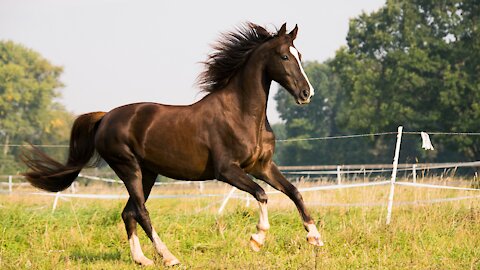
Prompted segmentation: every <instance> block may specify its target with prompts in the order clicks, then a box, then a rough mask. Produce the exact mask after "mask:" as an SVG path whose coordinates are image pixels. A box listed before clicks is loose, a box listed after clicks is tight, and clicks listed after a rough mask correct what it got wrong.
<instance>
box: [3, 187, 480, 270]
mask: <svg viewBox="0 0 480 270" xmlns="http://www.w3.org/2000/svg"><path fill="white" fill-rule="evenodd" d="M387 189H388V187H377V188H358V189H352V190H348V191H347V190H343V191H328V192H323V193H318V194H316V195H306V196H305V197H306V200H307V201H313V200H317V201H322V199H319V198H324V199H325V200H327V201H329V202H352V201H365V200H367V199H369V200H378V201H380V198H381V200H383V199H384V198H385V196H386V190H387ZM397 192H398V198H397V199H398V200H405V201H406V200H413V198H414V197H415V198H417V197H420V199H422V198H423V199H425V198H440V197H455V196H462V195H465V194H470V195H471V194H472V193H462V192H457V191H455V192H453V191H428V190H415V191H413V189H408V188H399V189H398V190H397ZM396 196H397V195H396ZM372 197H374V198H372ZM278 198H281V197H279V196H277V197H275V196H273V198H272V203H270V209H269V210H270V211H269V212H270V213H269V216H270V224H271V229H270V231H269V233H268V235H267V240H266V244H265V246H264V248H263V249H262V250H261V251H260V252H258V253H255V252H253V251H251V250H250V248H249V241H248V240H249V237H250V234H252V233H254V232H255V225H256V223H257V221H258V212H257V207H255V204H252V207H245V206H244V203H241V202H238V201H231V202H229V204H228V206H227V208H226V211H225V213H224V215H222V216H220V217H218V216H217V215H216V213H215V211H216V209H217V208H218V204H216V205H213V207H210V208H206V207H207V206H208V205H210V204H211V203H212V202H213V199H211V200H208V199H183V200H176V199H169V200H152V201H149V202H148V204H147V207H148V209H149V210H150V216H151V218H152V221H153V225H154V227H155V228H156V230H157V232H158V233H159V234H160V237H161V238H162V240H163V241H164V242H165V243H166V244H167V246H168V247H169V249H170V251H171V252H172V253H174V254H175V255H176V256H177V257H178V258H179V259H180V261H181V262H182V264H181V265H180V266H176V267H174V268H173V269H480V200H479V199H475V200H465V201H459V202H451V203H441V204H432V205H413V206H412V205H410V206H394V212H393V218H392V224H391V225H390V226H386V225H385V212H386V209H385V207H383V206H382V207H366V208H359V207H358V208H357V207H352V208H345V207H313V206H312V207H309V209H310V210H311V212H312V214H313V216H314V217H315V219H316V220H319V230H320V232H321V233H322V235H323V238H324V241H325V244H326V245H325V247H323V248H315V247H313V246H310V245H309V244H308V243H307V242H306V240H305V236H306V232H305V230H304V229H303V226H302V222H301V221H300V218H299V215H298V213H297V211H296V210H295V208H294V206H293V204H291V203H275V200H279V199H278ZM52 201H53V198H42V197H15V196H13V195H1V196H0V269H116V270H117V269H133V268H138V269H141V268H142V267H140V266H136V265H135V264H134V263H133V262H132V260H131V258H130V252H129V247H128V241H127V239H126V234H125V229H124V225H123V222H122V220H121V217H120V212H121V211H122V208H123V205H124V203H125V202H124V201H122V200H111V201H102V200H80V199H78V200H77V199H72V200H70V201H63V200H60V201H59V206H58V208H57V210H56V211H55V213H53V214H52V213H51V205H52ZM205 208H206V209H205ZM202 209H203V210H202ZM139 231H140V236H141V237H140V240H141V243H142V247H143V250H144V253H145V254H146V255H147V257H150V258H155V262H156V267H157V268H158V269H163V268H164V267H163V266H162V264H161V259H160V258H159V257H157V256H155V255H154V253H155V252H154V249H153V247H152V245H151V243H150V241H149V240H148V239H147V238H146V236H145V234H144V233H143V231H141V229H140V228H139Z"/></svg>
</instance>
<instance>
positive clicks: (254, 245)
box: [250, 234, 263, 252]
mask: <svg viewBox="0 0 480 270" xmlns="http://www.w3.org/2000/svg"><path fill="white" fill-rule="evenodd" d="M255 236H256V235H255V234H253V235H252V237H250V247H251V248H252V250H253V251H255V252H259V251H260V249H261V248H262V246H263V244H262V243H260V242H259V241H258V239H255V238H256V237H255Z"/></svg>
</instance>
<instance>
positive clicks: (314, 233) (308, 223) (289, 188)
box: [252, 162, 323, 246]
mask: <svg viewBox="0 0 480 270" xmlns="http://www.w3.org/2000/svg"><path fill="white" fill-rule="evenodd" d="M252 175H253V176H255V177H256V178H258V179H260V180H263V181H265V182H266V183H267V184H269V185H271V186H272V187H274V188H275V189H277V190H279V191H280V192H282V193H284V194H285V195H287V196H288V197H289V198H290V199H291V200H292V201H293V202H294V203H295V206H296V207H297V209H298V212H299V213H300V215H301V217H302V220H303V225H304V227H305V229H306V230H307V232H308V234H307V241H308V242H309V243H310V244H312V245H315V246H323V241H322V240H321V236H320V233H319V232H318V230H317V227H316V226H315V222H314V221H313V219H312V218H311V217H310V214H309V213H308V211H307V209H306V207H305V203H304V202H303V198H302V195H301V194H300V192H298V190H297V188H296V187H295V186H294V185H292V183H290V182H289V181H288V180H287V179H286V178H285V176H283V174H282V173H281V172H280V170H279V169H278V168H277V166H276V165H275V164H274V163H273V162H269V163H268V164H266V165H265V166H264V167H263V168H262V169H261V170H259V171H258V172H255V173H252Z"/></svg>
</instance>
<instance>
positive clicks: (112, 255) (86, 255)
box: [70, 249, 122, 262]
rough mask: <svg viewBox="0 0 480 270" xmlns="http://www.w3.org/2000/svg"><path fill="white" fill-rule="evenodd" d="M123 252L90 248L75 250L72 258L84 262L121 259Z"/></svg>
mask: <svg viewBox="0 0 480 270" xmlns="http://www.w3.org/2000/svg"><path fill="white" fill-rule="evenodd" d="M121 257H122V256H121V253H120V252H119V251H113V252H94V251H93V252H92V251H90V250H79V249H77V250H74V251H73V252H72V253H71V255H70V259H72V260H76V261H82V262H95V261H119V260H121Z"/></svg>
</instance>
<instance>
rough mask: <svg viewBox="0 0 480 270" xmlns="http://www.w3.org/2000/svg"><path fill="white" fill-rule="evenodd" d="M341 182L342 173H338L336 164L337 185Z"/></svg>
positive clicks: (338, 167)
mask: <svg viewBox="0 0 480 270" xmlns="http://www.w3.org/2000/svg"><path fill="white" fill-rule="evenodd" d="M341 184H342V175H341V173H340V165H338V166H337V185H341Z"/></svg>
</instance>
